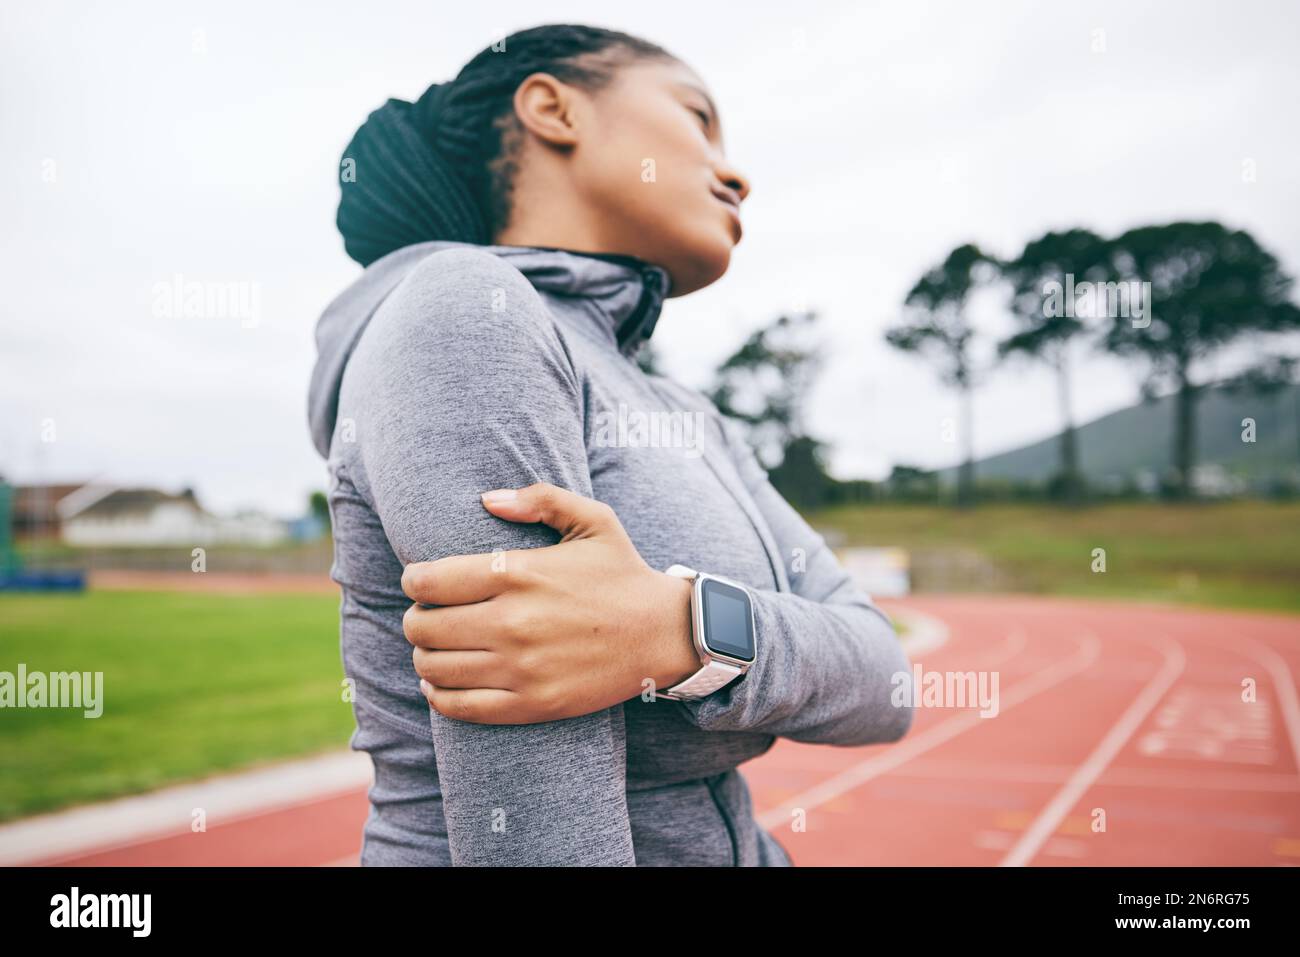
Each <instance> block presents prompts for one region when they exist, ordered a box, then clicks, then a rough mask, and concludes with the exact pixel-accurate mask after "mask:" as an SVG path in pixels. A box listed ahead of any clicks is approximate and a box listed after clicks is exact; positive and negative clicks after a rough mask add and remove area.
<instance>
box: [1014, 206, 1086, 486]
mask: <svg viewBox="0 0 1300 957" xmlns="http://www.w3.org/2000/svg"><path fill="white" fill-rule="evenodd" d="M1109 259H1110V248H1109V246H1108V245H1107V244H1106V242H1105V241H1104V240H1103V239H1102V238H1101V237H1100V236H1098V235H1097V234H1096V233H1093V232H1091V231H1089V230H1087V229H1071V230H1067V231H1065V232H1062V233H1056V232H1048V233H1045V234H1044V235H1042V236H1040V237H1039V238H1037V239H1034V240H1032V241H1030V242H1028V243H1026V244H1025V248H1024V249H1023V250H1022V251H1021V253H1020V255H1019V256H1017V257H1016V258H1015V259H1013V260H1010V261H1008V262H1002V263H1000V264H999V271H1000V272H1001V274H1002V276H1003V278H1005V279H1006V280H1007V281H1008V282H1009V283H1010V286H1011V313H1012V315H1013V317H1014V318H1015V320H1016V325H1017V330H1016V331H1015V332H1014V333H1013V334H1012V335H1010V336H1009V337H1007V338H1006V339H1004V340H1003V341H1002V342H1000V343H999V344H998V354H999V356H1002V357H1004V358H1005V357H1006V356H1009V355H1014V354H1017V353H1019V354H1022V355H1027V356H1032V357H1034V358H1038V359H1042V360H1043V361H1045V362H1047V363H1048V364H1049V365H1050V366H1051V367H1052V369H1053V370H1054V371H1055V373H1056V382H1057V400H1058V401H1059V402H1060V409H1061V465H1060V470H1059V472H1058V473H1057V475H1056V476H1055V477H1054V478H1053V480H1052V482H1051V486H1050V487H1051V488H1052V490H1053V491H1054V492H1056V493H1058V494H1059V495H1060V496H1061V497H1062V498H1065V499H1066V500H1067V501H1070V502H1077V501H1079V499H1081V498H1082V496H1083V492H1084V481H1083V475H1082V472H1081V471H1080V469H1079V450H1078V442H1077V439H1076V436H1075V428H1074V415H1073V412H1072V409H1071V401H1070V399H1071V389H1070V382H1071V379H1070V369H1071V362H1070V359H1071V346H1072V344H1073V342H1074V341H1075V340H1076V339H1078V338H1079V337H1080V336H1081V335H1083V334H1084V333H1086V332H1087V331H1088V325H1089V324H1088V319H1089V317H1088V316H1085V315H1080V310H1079V309H1078V308H1077V306H1078V305H1079V302H1078V297H1077V296H1075V295H1074V290H1075V288H1076V286H1075V283H1076V282H1078V281H1084V282H1099V281H1105V280H1106V279H1107V278H1108V275H1109V268H1108V267H1109ZM1067 290H1069V294H1070V297H1071V298H1070V301H1069V302H1068V303H1064V302H1063V299H1062V297H1063V296H1064V295H1065V294H1066V291H1067ZM1062 304H1064V305H1065V306H1066V308H1061V306H1062Z"/></svg>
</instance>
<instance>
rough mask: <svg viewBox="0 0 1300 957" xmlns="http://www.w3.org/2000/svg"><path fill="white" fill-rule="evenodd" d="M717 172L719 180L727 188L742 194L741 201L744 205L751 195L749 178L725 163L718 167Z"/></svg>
mask: <svg viewBox="0 0 1300 957" xmlns="http://www.w3.org/2000/svg"><path fill="white" fill-rule="evenodd" d="M715 172H716V175H717V177H718V179H720V180H721V181H722V183H723V184H724V185H725V186H728V187H730V188H731V189H734V190H735V191H736V192H737V193H738V194H740V201H741V202H742V203H743V202H744V201H745V197H746V196H748V195H749V177H748V176H746V175H745V174H744V173H742V172H741V171H740V170H738V169H736V167H734V166H732V165H730V164H729V163H726V162H725V161H724V162H723V163H722V164H721V165H719V166H718V167H717V169H716V171H715Z"/></svg>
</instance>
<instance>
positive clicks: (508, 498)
mask: <svg viewBox="0 0 1300 957" xmlns="http://www.w3.org/2000/svg"><path fill="white" fill-rule="evenodd" d="M483 507H484V508H486V509H487V510H488V511H489V512H491V513H492V514H493V515H495V516H497V517H498V518H504V519H506V521H510V522H541V523H543V524H545V525H549V526H551V528H553V529H555V530H556V531H557V532H560V533H562V534H563V535H564V540H565V541H568V540H569V539H571V538H587V537H590V536H592V535H599V534H601V533H603V532H608V531H610V530H611V529H612V528H615V527H617V528H622V524H621V523H620V522H619V520H618V516H617V515H615V514H614V510H613V509H612V508H610V507H609V506H608V505H606V504H605V503H604V502H598V501H596V500H595V499H594V498H586V497H585V496H582V495H578V494H577V493H576V492H570V491H569V490H568V489H563V488H559V487H558V486H555V485H551V484H550V483H549V482H537V483H535V484H533V485H529V486H527V487H525V488H520V489H512V488H500V489H495V490H493V491H491V492H484V493H483Z"/></svg>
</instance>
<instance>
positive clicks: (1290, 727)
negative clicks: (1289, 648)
mask: <svg viewBox="0 0 1300 957" xmlns="http://www.w3.org/2000/svg"><path fill="white" fill-rule="evenodd" d="M1189 637H1190V638H1191V640H1192V641H1201V642H1206V643H1208V644H1211V645H1214V646H1215V647H1217V648H1221V649H1225V650H1230V651H1236V652H1242V651H1244V652H1245V653H1246V654H1247V655H1249V656H1250V657H1252V658H1254V659H1255V660H1256V661H1258V662H1260V663H1261V664H1262V665H1263V666H1264V667H1265V668H1267V669H1268V673H1269V674H1270V675H1271V676H1272V678H1273V683H1274V684H1275V685H1276V686H1277V698H1278V703H1279V704H1280V705H1281V707H1282V720H1283V721H1284V722H1285V723H1286V733H1287V736H1288V737H1289V738H1290V739H1291V756H1292V758H1293V759H1294V760H1295V767H1296V771H1297V772H1300V697H1297V695H1296V686H1295V679H1294V678H1292V677H1291V667H1290V666H1289V665H1288V664H1287V663H1286V659H1285V658H1283V657H1282V656H1281V655H1279V654H1278V653H1277V651H1276V650H1275V649H1273V648H1271V647H1269V646H1268V645H1266V644H1264V643H1263V642H1260V641H1256V640H1255V639H1254V638H1247V637H1245V636H1244V635H1242V636H1239V637H1235V638H1233V639H1232V642H1231V643H1226V642H1219V641H1215V640H1214V639H1213V638H1212V637H1210V636H1209V635H1197V634H1193V635H1191V636H1189Z"/></svg>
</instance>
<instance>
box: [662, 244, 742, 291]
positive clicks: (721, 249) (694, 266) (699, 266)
mask: <svg viewBox="0 0 1300 957" xmlns="http://www.w3.org/2000/svg"><path fill="white" fill-rule="evenodd" d="M734 245H735V244H734V243H733V242H732V240H731V236H730V235H719V236H717V237H709V239H708V241H706V242H701V241H700V238H699V237H698V236H696V237H694V241H693V242H690V243H682V244H681V245H679V246H678V247H677V249H678V252H677V254H676V255H675V256H673V257H671V260H672V261H671V263H670V264H669V265H668V266H667V267H666V268H667V269H668V272H669V275H671V276H672V279H673V289H672V295H675V296H684V295H686V294H687V293H688V292H694V291H695V290H697V289H703V288H704V287H705V286H708V285H710V284H712V283H715V282H717V281H718V280H719V279H721V278H722V276H723V274H725V273H726V271H727V267H728V266H730V265H731V250H732V248H733V246H734Z"/></svg>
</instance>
